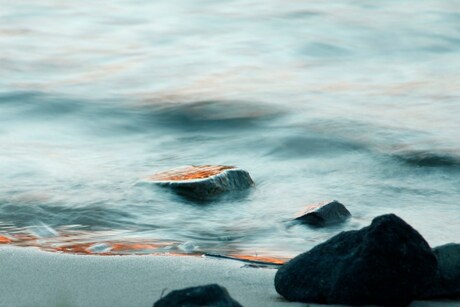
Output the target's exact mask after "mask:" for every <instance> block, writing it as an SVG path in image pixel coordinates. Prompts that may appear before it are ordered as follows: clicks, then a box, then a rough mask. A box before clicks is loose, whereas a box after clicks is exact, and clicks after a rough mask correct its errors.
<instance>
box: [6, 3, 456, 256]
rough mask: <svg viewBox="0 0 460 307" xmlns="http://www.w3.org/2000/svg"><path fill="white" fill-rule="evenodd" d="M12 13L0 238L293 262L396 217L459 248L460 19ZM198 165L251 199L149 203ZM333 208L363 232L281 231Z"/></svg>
mask: <svg viewBox="0 0 460 307" xmlns="http://www.w3.org/2000/svg"><path fill="white" fill-rule="evenodd" d="M0 3H1V4H0V7H1V9H0V75H1V76H2V78H0V144H1V145H0V174H1V175H0V234H3V235H12V234H14V233H17V232H26V233H28V232H30V233H33V234H35V235H37V236H43V237H46V236H47V235H46V234H47V233H48V232H47V231H48V230H50V231H51V235H50V236H54V235H53V233H54V232H55V233H61V232H66V231H67V232H68V231H80V230H81V231H88V232H89V233H94V236H91V235H89V237H88V235H85V236H76V237H75V238H74V239H73V241H72V242H66V244H70V243H75V242H77V243H78V242H89V241H91V242H99V241H100V242H105V241H107V240H120V241H125V242H127V241H130V240H139V239H141V240H147V241H148V240H153V241H155V240H161V241H166V242H173V243H171V244H172V245H174V246H182V247H183V246H185V248H179V250H182V251H185V252H189V251H191V250H193V251H205V252H212V253H223V254H225V253H242V254H251V255H253V254H257V255H278V256H284V257H291V256H294V255H296V254H297V253H300V252H302V251H305V250H306V249H308V248H310V247H312V246H314V245H315V244H318V243H319V242H322V241H323V240H324V239H326V238H329V237H330V236H332V235H334V234H336V233H337V232H339V231H342V230H349V229H357V228H360V227H362V226H364V225H367V224H369V223H370V221H371V220H372V218H373V217H375V216H376V215H379V214H383V213H389V212H394V213H396V214H398V215H400V216H401V217H403V218H404V219H405V220H406V221H407V222H409V223H410V224H411V225H413V226H414V227H415V228H417V229H418V230H419V231H420V232H421V233H422V234H423V235H424V236H425V238H426V239H427V240H428V241H429V243H430V244H431V245H438V244H442V243H447V242H451V241H459V240H460V205H459V200H460V138H459V131H460V120H459V116H460V115H459V114H460V73H459V72H460V1H455V0H454V1H433V0H431V1H423V3H415V2H413V1H379V2H378V3H372V4H371V3H368V2H366V1H278V0H270V1H225V2H222V1H220V2H215V1H193V2H186V1H167V2H166V1H161V2H151V1H104V2H103V3H102V2H101V3H94V2H92V1H65V2H61V1H51V0H46V1H40V2H38V1H6V0H3V1H1V0H0ZM190 164H195V165H197V164H228V165H237V166H239V167H241V168H244V169H246V170H248V171H249V172H250V173H251V175H252V177H253V179H254V181H255V183H256V187H255V188H254V189H253V190H252V191H251V192H250V193H248V194H247V195H245V196H244V197H238V198H231V197H227V198H224V199H220V200H218V201H215V202H213V203H211V204H207V205H206V206H202V205H197V204H193V203H190V202H187V201H184V200H183V199H180V198H177V197H175V196H173V195H170V194H168V193H166V192H165V191H162V190H158V189H153V188H149V187H145V186H139V185H136V183H137V182H138V180H139V179H141V178H143V177H145V176H148V175H151V174H153V173H155V172H158V171H162V170H165V169H169V168H173V167H177V166H182V165H190ZM330 199H337V200H339V201H341V202H342V203H344V204H345V205H346V206H347V207H348V208H349V210H350V211H351V213H352V214H353V218H352V219H351V220H350V221H349V222H347V223H346V224H344V225H340V226H336V227H332V228H326V229H311V228H308V227H306V226H301V225H298V226H294V227H287V226H286V220H288V219H289V218H290V217H292V216H293V215H294V214H295V213H296V212H298V211H299V210H301V209H302V208H303V207H305V206H306V205H308V204H312V203H315V202H319V201H324V200H330ZM40 229H41V230H40ZM43 229H45V230H43ZM60 244H62V242H61V243H60ZM174 248H175V247H174Z"/></svg>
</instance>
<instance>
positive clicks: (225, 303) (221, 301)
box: [153, 284, 242, 307]
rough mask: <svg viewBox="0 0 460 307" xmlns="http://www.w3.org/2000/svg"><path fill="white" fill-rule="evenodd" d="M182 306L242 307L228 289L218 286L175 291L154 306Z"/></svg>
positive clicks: (212, 285)
mask: <svg viewBox="0 0 460 307" xmlns="http://www.w3.org/2000/svg"><path fill="white" fill-rule="evenodd" d="M181 306H182V307H195V306H196V307H198V306H211V307H242V305H241V304H240V303H238V302H237V301H235V300H234V299H233V298H232V297H231V296H230V294H228V291H227V289H225V288H224V287H221V286H219V285H217V284H210V285H204V286H198V287H190V288H185V289H181V290H174V291H171V292H170V293H169V294H168V295H166V296H165V297H163V298H161V299H160V300H158V301H157V302H155V304H153V307H181Z"/></svg>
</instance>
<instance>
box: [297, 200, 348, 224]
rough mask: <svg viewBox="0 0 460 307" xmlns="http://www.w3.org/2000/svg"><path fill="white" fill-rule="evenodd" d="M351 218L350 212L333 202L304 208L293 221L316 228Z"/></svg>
mask: <svg viewBox="0 0 460 307" xmlns="http://www.w3.org/2000/svg"><path fill="white" fill-rule="evenodd" d="M350 217H351V213H350V211H348V209H347V208H345V206H344V205H343V204H342V203H340V202H338V201H336V200H333V201H331V202H328V203H321V204H318V205H312V206H308V207H307V208H305V210H304V211H303V212H302V213H300V214H299V216H297V217H296V218H295V219H294V220H296V221H299V222H302V223H305V224H308V225H312V226H317V227H322V226H327V225H333V224H338V223H342V222H344V221H346V220H347V219H348V218H350Z"/></svg>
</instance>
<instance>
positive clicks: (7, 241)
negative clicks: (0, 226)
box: [0, 236, 11, 244]
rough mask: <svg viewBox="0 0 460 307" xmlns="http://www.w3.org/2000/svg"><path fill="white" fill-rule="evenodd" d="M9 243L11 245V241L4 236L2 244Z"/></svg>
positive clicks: (0, 237)
mask: <svg viewBox="0 0 460 307" xmlns="http://www.w3.org/2000/svg"><path fill="white" fill-rule="evenodd" d="M8 243H11V239H9V238H7V237H4V236H0V244H8Z"/></svg>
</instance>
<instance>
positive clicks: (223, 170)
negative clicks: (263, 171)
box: [147, 165, 254, 199]
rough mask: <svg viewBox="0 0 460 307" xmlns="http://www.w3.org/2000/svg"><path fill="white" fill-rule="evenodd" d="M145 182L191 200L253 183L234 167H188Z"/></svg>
mask: <svg viewBox="0 0 460 307" xmlns="http://www.w3.org/2000/svg"><path fill="white" fill-rule="evenodd" d="M147 181H149V182H152V183H155V184H158V185H160V186H162V187H166V188H169V189H171V190H173V191H174V192H176V193H178V194H180V195H183V196H186V197H189V198H193V199H208V198H211V197H213V196H216V195H219V194H221V193H223V192H228V191H238V190H245V189H247V188H249V187H251V186H252V185H254V182H253V181H252V178H251V177H250V176H249V173H248V172H247V171H245V170H242V169H239V168H237V167H234V166H224V165H201V166H188V167H183V168H179V169H173V170H170V171H165V172H161V173H158V174H155V175H153V176H151V177H149V178H148V179H147Z"/></svg>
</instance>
